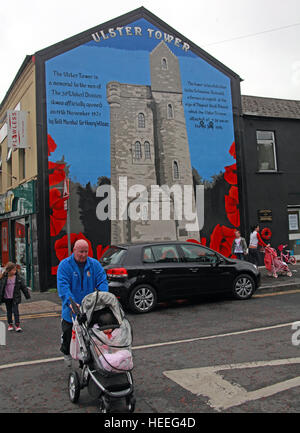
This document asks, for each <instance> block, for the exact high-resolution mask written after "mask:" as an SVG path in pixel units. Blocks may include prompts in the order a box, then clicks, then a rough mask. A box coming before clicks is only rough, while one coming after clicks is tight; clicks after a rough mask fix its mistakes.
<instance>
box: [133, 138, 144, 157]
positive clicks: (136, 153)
mask: <svg viewBox="0 0 300 433" xmlns="http://www.w3.org/2000/svg"><path fill="white" fill-rule="evenodd" d="M134 157H135V159H142V146H141V143H140V142H139V141H137V142H136V143H135V147H134Z"/></svg>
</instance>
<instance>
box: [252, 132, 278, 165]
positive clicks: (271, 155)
mask: <svg viewBox="0 0 300 433" xmlns="http://www.w3.org/2000/svg"><path fill="white" fill-rule="evenodd" d="M256 141H257V154H258V171H277V161H276V149H275V136H274V132H272V131H256Z"/></svg>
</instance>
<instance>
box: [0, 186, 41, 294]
mask: <svg viewBox="0 0 300 433" xmlns="http://www.w3.org/2000/svg"><path fill="white" fill-rule="evenodd" d="M0 224H1V231H0V233H1V266H2V267H4V266H5V264H6V263H7V262H8V261H12V262H15V263H16V264H17V265H19V267H20V272H21V274H22V276H23V278H24V280H25V282H26V285H27V286H29V287H31V288H32V289H33V290H34V289H35V287H36V278H35V263H37V257H36V254H35V247H34V245H35V244H36V242H35V241H34V240H35V239H36V215H35V181H34V180H32V181H29V182H26V183H24V184H22V185H19V186H18V187H17V188H14V189H12V190H10V191H8V192H7V193H6V194H3V195H1V196H0Z"/></svg>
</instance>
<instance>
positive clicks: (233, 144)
mask: <svg viewBox="0 0 300 433" xmlns="http://www.w3.org/2000/svg"><path fill="white" fill-rule="evenodd" d="M229 153H230V155H231V156H233V158H234V159H236V151H235V141H234V142H233V143H232V145H231V146H230V149H229Z"/></svg>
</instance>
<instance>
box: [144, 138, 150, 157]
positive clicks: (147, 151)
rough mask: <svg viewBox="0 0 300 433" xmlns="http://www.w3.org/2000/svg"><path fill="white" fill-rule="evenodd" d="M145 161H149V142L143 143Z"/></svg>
mask: <svg viewBox="0 0 300 433" xmlns="http://www.w3.org/2000/svg"><path fill="white" fill-rule="evenodd" d="M144 146H145V159H151V148H150V143H149V141H145V143H144Z"/></svg>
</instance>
